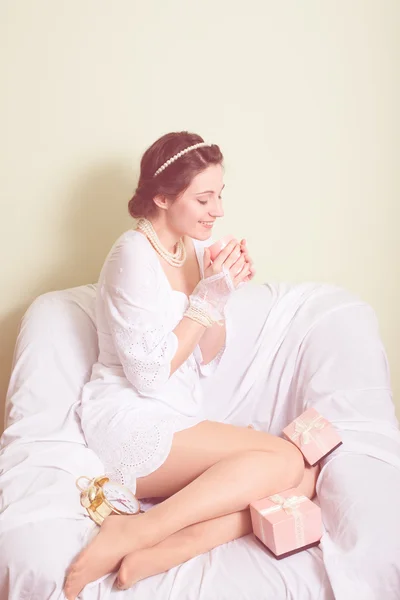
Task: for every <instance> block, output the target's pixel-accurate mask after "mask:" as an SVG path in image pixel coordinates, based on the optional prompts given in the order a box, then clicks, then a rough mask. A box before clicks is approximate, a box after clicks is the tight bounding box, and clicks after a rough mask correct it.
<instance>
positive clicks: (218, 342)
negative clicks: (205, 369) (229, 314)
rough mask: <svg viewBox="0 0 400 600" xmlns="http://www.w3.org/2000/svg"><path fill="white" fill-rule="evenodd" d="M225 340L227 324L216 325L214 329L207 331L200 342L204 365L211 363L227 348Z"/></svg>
mask: <svg viewBox="0 0 400 600" xmlns="http://www.w3.org/2000/svg"><path fill="white" fill-rule="evenodd" d="M225 340H226V327H225V322H224V323H223V324H222V325H218V324H217V323H215V324H214V325H213V326H212V327H209V328H208V329H206V331H205V332H204V333H203V335H202V337H201V339H200V342H199V346H200V350H201V354H202V356H203V364H204V365H207V364H208V363H210V362H211V361H212V360H213V359H214V358H215V357H216V356H217V354H218V353H219V352H220V351H221V349H222V348H223V347H224V346H225Z"/></svg>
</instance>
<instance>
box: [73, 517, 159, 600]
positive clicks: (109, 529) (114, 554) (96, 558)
mask: <svg viewBox="0 0 400 600" xmlns="http://www.w3.org/2000/svg"><path fill="white" fill-rule="evenodd" d="M140 525H141V515H138V516H122V515H112V516H110V517H107V518H106V519H105V521H104V523H103V525H102V526H101V528H100V530H99V533H98V534H97V536H96V537H95V538H94V540H93V541H92V542H90V544H89V545H88V546H87V547H86V548H85V549H84V550H82V552H80V554H79V555H78V557H77V558H76V559H75V560H74V562H73V563H72V564H71V566H70V567H69V569H68V571H67V576H66V580H65V585H64V594H65V596H66V598H67V600H75V598H76V597H77V596H78V594H79V593H80V592H81V591H82V589H83V588H84V587H85V585H87V584H88V583H90V582H92V581H96V579H99V578H100V577H102V576H103V575H106V574H107V573H111V572H112V571H115V570H116V569H117V568H118V566H119V564H120V562H121V560H122V559H123V557H124V556H126V555H127V554H128V553H130V552H132V551H135V550H138V549H139V548H145V547H146V546H147V545H150V543H151V542H150V540H148V539H147V536H145V535H143V530H144V528H143V527H141V526H140Z"/></svg>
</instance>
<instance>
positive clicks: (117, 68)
mask: <svg viewBox="0 0 400 600" xmlns="http://www.w3.org/2000/svg"><path fill="white" fill-rule="evenodd" d="M399 26H400V3H399V2H397V1H396V0H393V1H391V0H375V1H373V0H370V1H368V0H352V1H351V2H349V1H348V0H336V1H335V2H320V1H319V0H312V1H311V0H307V1H306V2H297V1H285V2H275V1H273V0H268V1H266V0H249V2H246V3H245V4H243V3H234V2H230V1H228V0H219V1H217V2H215V1H211V0H203V1H202V2H185V1H183V0H169V1H168V2H163V1H161V0H147V1H146V2H143V1H139V0H136V1H135V0H116V1H115V2H105V1H102V0H69V1H68V2H62V1H60V0H36V1H35V2H32V1H31V0H2V1H1V2H0V39H1V40H2V42H1V46H2V52H1V54H0V69H1V86H2V89H1V93H0V131H1V141H0V147H1V150H0V152H1V156H0V165H1V167H0V168H1V171H2V173H1V179H0V202H1V212H0V218H1V223H0V253H1V256H2V266H1V274H0V286H1V294H0V328H1V329H0V336H1V346H0V352H1V354H0V369H1V372H0V395H1V398H2V399H3V398H4V395H5V390H6V385H7V380H8V376H9V369H10V363H11V357H12V352H13V345H14V342H15V336H16V332H17V326H18V322H19V320H20V318H21V316H22V314H23V312H24V310H25V309H26V308H27V306H28V304H29V303H30V302H31V301H32V300H33V299H34V298H35V297H36V296H37V295H38V294H41V293H43V292H46V291H49V290H53V289H58V288H63V287H69V286H74V285H78V284H83V283H87V282H93V281H95V280H96V278H97V275H98V271H99V269H100V267H101V264H102V261H103V258H104V256H105V254H106V252H107V250H108V248H109V246H110V245H111V243H112V242H113V240H114V239H115V237H116V236H117V235H118V234H119V233H120V232H121V231H122V230H124V229H125V228H127V227H129V224H130V221H129V219H128V218H127V214H126V203H127V200H128V198H129V195H130V193H131V191H132V190H133V189H134V185H135V182H136V178H137V175H138V161H139V159H140V156H141V153H142V152H143V151H144V149H145V148H146V147H147V146H148V145H149V144H150V143H152V142H153V141H154V140H155V139H156V138H157V137H158V136H160V135H162V134H163V133H166V132H168V131H174V130H182V129H189V130H191V131H196V132H198V133H200V134H201V135H203V136H205V137H206V138H207V139H209V140H212V141H215V142H217V143H219V144H220V145H221V147H222V149H223V151H224V152H225V155H226V167H227V171H226V184H227V187H226V191H225V208H226V217H225V220H224V222H223V223H222V224H221V225H220V226H219V229H218V230H217V234H219V233H222V232H225V231H232V232H234V233H237V235H244V236H247V238H248V240H249V246H250V248H251V250H252V253H253V255H254V258H255V261H256V264H257V267H258V275H257V278H258V281H259V282H263V281H266V280H278V279H279V280H293V281H304V280H321V281H331V282H335V283H337V284H340V285H342V286H345V287H348V288H349V289H351V290H353V291H354V292H356V293H357V294H359V295H361V296H362V297H363V298H364V299H365V300H367V301H368V302H370V303H371V304H372V305H373V306H374V308H375V309H376V311H377V313H378V316H379V319H380V323H381V327H382V335H383V338H384V341H385V343H386V347H387V350H388V353H389V358H390V362H391V368H392V377H393V384H394V388H395V392H396V395H397V406H398V408H399V410H400V364H399V363H400V349H399V343H400V308H399V307H400V273H399V267H398V257H399V255H400V251H399V250H400V249H399V238H398V227H399V208H398V202H399V191H400V182H399V106H400V84H399V68H398V58H399V55H400V43H399Z"/></svg>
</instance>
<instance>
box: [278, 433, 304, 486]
mask: <svg viewBox="0 0 400 600" xmlns="http://www.w3.org/2000/svg"><path fill="white" fill-rule="evenodd" d="M282 441H283V442H284V447H283V448H282V449H280V450H279V453H281V455H282V463H283V467H282V469H283V472H282V478H283V480H284V482H285V489H289V488H292V487H298V486H299V485H300V484H301V482H302V481H303V478H304V474H305V464H304V457H303V455H302V453H301V452H300V450H299V449H298V448H297V447H296V446H295V445H294V444H292V443H291V442H287V441H286V440H282Z"/></svg>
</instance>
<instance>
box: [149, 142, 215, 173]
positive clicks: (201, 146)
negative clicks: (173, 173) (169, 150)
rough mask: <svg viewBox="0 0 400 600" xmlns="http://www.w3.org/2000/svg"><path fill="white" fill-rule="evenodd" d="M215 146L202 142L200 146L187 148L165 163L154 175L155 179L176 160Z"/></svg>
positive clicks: (195, 145)
mask: <svg viewBox="0 0 400 600" xmlns="http://www.w3.org/2000/svg"><path fill="white" fill-rule="evenodd" d="M213 145H214V144H208V143H207V142H200V143H199V144H194V146H189V147H188V148H185V149H184V150H181V151H180V152H178V154H175V155H174V156H171V158H169V159H168V160H167V161H165V163H164V164H163V165H161V167H160V168H159V169H157V171H156V172H155V173H154V175H153V178H154V177H157V175H158V174H159V173H161V172H162V171H164V169H166V168H167V167H169V165H171V164H172V163H173V162H175V161H176V160H178V158H180V157H181V156H183V155H184V154H186V153H187V152H190V151H191V150H196V148H203V147H204V146H213Z"/></svg>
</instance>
